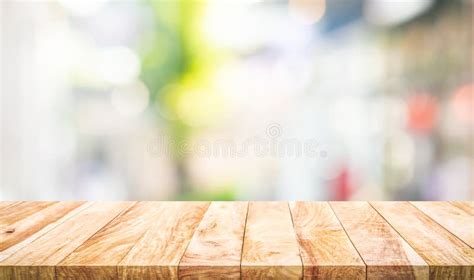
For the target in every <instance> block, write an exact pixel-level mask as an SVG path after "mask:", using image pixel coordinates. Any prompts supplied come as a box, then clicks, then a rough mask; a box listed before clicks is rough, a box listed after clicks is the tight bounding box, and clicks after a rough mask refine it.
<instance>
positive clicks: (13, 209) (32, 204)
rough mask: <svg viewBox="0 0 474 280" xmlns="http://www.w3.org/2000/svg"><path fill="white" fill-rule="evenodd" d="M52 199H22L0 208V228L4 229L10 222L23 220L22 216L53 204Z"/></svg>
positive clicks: (24, 216)
mask: <svg viewBox="0 0 474 280" xmlns="http://www.w3.org/2000/svg"><path fill="white" fill-rule="evenodd" d="M54 203H56V202H53V201H23V202H20V203H17V204H15V205H12V206H10V207H6V208H4V209H0V230H2V231H3V230H5V229H6V228H8V227H9V226H10V225H11V224H13V223H15V222H18V221H20V220H23V219H24V218H26V217H28V216H30V215H32V214H34V213H36V212H38V211H40V210H41V209H43V208H46V207H48V206H50V205H53V204H54Z"/></svg>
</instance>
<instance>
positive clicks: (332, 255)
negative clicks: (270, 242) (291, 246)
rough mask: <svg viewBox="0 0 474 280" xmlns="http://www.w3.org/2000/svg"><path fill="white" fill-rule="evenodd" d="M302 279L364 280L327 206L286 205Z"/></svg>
mask: <svg viewBox="0 0 474 280" xmlns="http://www.w3.org/2000/svg"><path fill="white" fill-rule="evenodd" d="M290 210H291V215H292V217H293V223H294V227H295V231H296V235H297V237H298V242H299V246H300V251H301V258H302V260H303V274H304V277H305V278H313V279H343V278H350V279H365V275H366V271H365V264H364V262H363V261H362V259H361V258H360V256H359V253H358V252H357V251H356V249H355V248H354V246H353V245H352V243H351V241H350V240H349V237H348V236H347V235H346V232H345V231H344V229H343V228H342V226H341V224H340V223H339V221H338V220H337V218H336V216H335V214H334V212H333V211H332V209H331V207H330V206H329V204H328V203H327V202H290Z"/></svg>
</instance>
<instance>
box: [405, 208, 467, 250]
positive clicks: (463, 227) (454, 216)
mask: <svg viewBox="0 0 474 280" xmlns="http://www.w3.org/2000/svg"><path fill="white" fill-rule="evenodd" d="M411 203H412V204H413V205H415V207H416V208H418V209H419V210H421V211H422V212H423V213H425V214H426V215H427V216H429V217H430V218H431V219H433V220H434V221H435V222H437V223H438V224H440V225H441V226H443V227H444V228H445V229H447V230H448V231H449V232H451V233H452V234H454V235H456V236H457V237H458V238H459V239H461V240H462V241H464V243H466V244H467V245H469V246H470V247H471V248H474V216H472V215H469V214H468V213H466V211H464V210H462V209H460V208H458V207H456V206H454V205H453V204H451V203H449V202H446V201H412V202H411Z"/></svg>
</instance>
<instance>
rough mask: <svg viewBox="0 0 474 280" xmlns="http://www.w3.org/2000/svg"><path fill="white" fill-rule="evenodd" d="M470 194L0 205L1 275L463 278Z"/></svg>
mask: <svg viewBox="0 0 474 280" xmlns="http://www.w3.org/2000/svg"><path fill="white" fill-rule="evenodd" d="M473 217H474V202H472V201H470V202H468V201H465V202H460V201H456V202H447V201H441V202H76V201H73V202H71V201H70V202H33V201H23V202H20V201H19V202H0V279H63V278H64V279H66V278H67V279H175V278H193V279H194V278H203V279H206V278H209V279H215V278H247V279H268V278H277V279H297V278H302V277H305V278H306V277H307V278H315V279H316V278H317V279H366V278H367V279H383V278H386V279H473V278H474V269H473V266H474V249H473V247H474V218H473Z"/></svg>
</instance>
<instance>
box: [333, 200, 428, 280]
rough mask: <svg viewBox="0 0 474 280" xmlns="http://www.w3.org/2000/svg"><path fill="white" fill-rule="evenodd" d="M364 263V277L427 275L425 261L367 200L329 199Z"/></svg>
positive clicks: (426, 277) (399, 277)
mask: <svg viewBox="0 0 474 280" xmlns="http://www.w3.org/2000/svg"><path fill="white" fill-rule="evenodd" d="M330 205H331V207H332V208H333V210H334V212H335V213H336V216H337V217H338V218H339V220H340V222H341V224H342V226H343V227H344V229H345V231H346V232H347V234H348V236H349V238H350V239H351V241H352V243H353V244H354V246H355V248H356V249H357V251H358V252H359V254H360V256H361V257H362V259H363V260H364V262H365V264H366V265H367V279H383V278H388V279H428V275H429V274H428V272H429V270H428V266H427V264H426V262H425V261H424V260H423V259H422V258H421V257H420V256H419V255H418V254H417V253H416V252H415V251H414V250H413V249H412V248H411V247H410V245H408V244H407V242H405V240H403V239H402V238H401V237H400V236H399V235H398V233H397V232H396V231H395V230H394V229H393V228H392V227H391V226H390V225H389V224H388V223H387V222H386V221H385V220H384V219H383V218H382V217H381V216H380V215H379V214H378V213H377V211H375V210H374V209H373V208H372V207H371V206H370V205H369V204H368V203H367V202H331V203H330Z"/></svg>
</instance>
